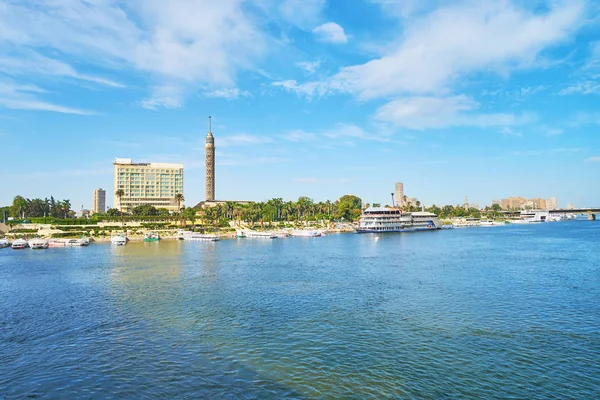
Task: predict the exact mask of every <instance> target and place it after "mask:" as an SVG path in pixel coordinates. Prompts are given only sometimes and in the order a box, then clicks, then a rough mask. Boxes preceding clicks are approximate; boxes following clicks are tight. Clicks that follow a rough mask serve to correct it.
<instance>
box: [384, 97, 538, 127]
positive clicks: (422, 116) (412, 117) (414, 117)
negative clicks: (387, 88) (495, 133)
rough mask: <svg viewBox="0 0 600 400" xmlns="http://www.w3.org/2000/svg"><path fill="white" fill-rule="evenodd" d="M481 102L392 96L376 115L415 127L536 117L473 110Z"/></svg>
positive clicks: (489, 124)
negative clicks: (394, 97) (395, 97)
mask: <svg viewBox="0 0 600 400" xmlns="http://www.w3.org/2000/svg"><path fill="white" fill-rule="evenodd" d="M478 108H479V103H477V102H476V101H474V100H473V99H471V98H469V97H467V96H465V95H458V96H449V97H409V98H401V99H396V100H392V101H390V102H388V103H386V104H384V105H383V106H381V107H379V109H377V112H376V113H375V119H377V120H380V121H384V122H389V123H392V124H393V125H394V126H396V127H400V128H408V129H415V130H422V129H430V128H444V127H449V126H477V127H492V126H511V125H521V124H524V123H527V122H530V121H531V120H532V119H533V116H531V115H527V114H524V115H521V116H516V115H514V114H502V113H493V114H485V113H480V114H477V113H472V112H471V111H474V110H476V109H478Z"/></svg>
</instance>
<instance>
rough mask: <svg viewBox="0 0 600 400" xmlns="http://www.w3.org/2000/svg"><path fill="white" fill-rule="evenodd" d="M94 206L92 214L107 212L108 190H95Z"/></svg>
mask: <svg viewBox="0 0 600 400" xmlns="http://www.w3.org/2000/svg"><path fill="white" fill-rule="evenodd" d="M93 204H94V206H93V207H92V212H95V213H103V212H106V190H104V189H102V188H100V189H96V190H94V203H93Z"/></svg>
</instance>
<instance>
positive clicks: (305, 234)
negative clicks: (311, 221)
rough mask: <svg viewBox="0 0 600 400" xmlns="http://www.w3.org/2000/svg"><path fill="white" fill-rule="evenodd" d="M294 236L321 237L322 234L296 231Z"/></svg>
mask: <svg viewBox="0 0 600 400" xmlns="http://www.w3.org/2000/svg"><path fill="white" fill-rule="evenodd" d="M292 236H301V237H318V236H321V232H320V231H314V230H305V229H295V230H293V231H292Z"/></svg>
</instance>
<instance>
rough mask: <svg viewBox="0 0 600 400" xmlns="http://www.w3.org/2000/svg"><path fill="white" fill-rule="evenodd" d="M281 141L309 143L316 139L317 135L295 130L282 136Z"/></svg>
mask: <svg viewBox="0 0 600 400" xmlns="http://www.w3.org/2000/svg"><path fill="white" fill-rule="evenodd" d="M283 139H285V140H288V141H290V142H310V141H313V140H316V139H317V135H315V134H314V133H310V132H304V131H303V130H300V129H297V130H295V131H292V132H289V133H287V134H285V135H283Z"/></svg>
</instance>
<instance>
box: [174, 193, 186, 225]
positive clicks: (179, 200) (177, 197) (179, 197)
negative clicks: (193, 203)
mask: <svg viewBox="0 0 600 400" xmlns="http://www.w3.org/2000/svg"><path fill="white" fill-rule="evenodd" d="M175 201H176V202H177V212H178V213H179V217H180V219H179V225H183V213H182V210H181V203H183V202H184V201H185V197H183V193H177V194H176V195H175Z"/></svg>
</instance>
